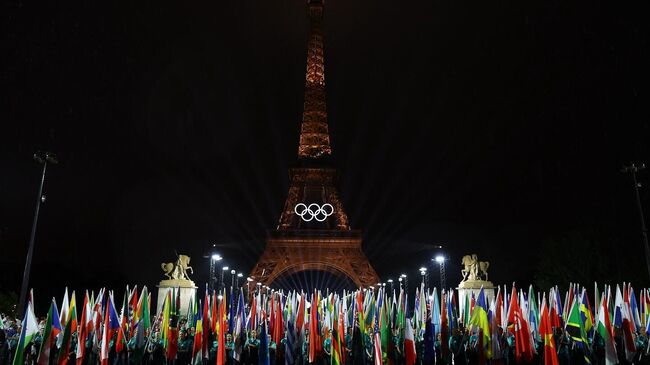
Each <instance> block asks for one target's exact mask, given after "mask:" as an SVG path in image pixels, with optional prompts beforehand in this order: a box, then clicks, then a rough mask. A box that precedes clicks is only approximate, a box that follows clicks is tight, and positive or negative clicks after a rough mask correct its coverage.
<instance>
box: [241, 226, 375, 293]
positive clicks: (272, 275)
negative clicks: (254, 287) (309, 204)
mask: <svg viewBox="0 0 650 365" xmlns="http://www.w3.org/2000/svg"><path fill="white" fill-rule="evenodd" d="M309 270H317V271H326V272H330V273H332V274H335V275H340V276H345V277H348V278H350V279H351V280H352V282H354V284H355V285H356V286H357V287H361V286H363V287H369V286H371V285H377V283H378V282H379V276H377V273H376V272H375V270H374V269H373V268H372V266H371V265H370V263H369V262H368V259H367V258H366V255H365V254H364V253H363V250H362V249H361V232H360V231H355V230H350V231H336V230H323V231H315V230H310V231H273V232H271V234H270V237H269V238H268V240H267V243H266V249H265V250H264V253H263V254H262V257H260V259H259V261H258V263H257V265H256V266H255V268H254V269H253V271H252V272H251V278H252V279H253V280H254V281H257V282H261V283H262V284H264V285H270V284H271V283H273V282H274V281H275V280H276V279H279V278H282V277H286V276H290V275H293V274H295V273H297V272H301V271H309ZM323 289H324V288H323Z"/></svg>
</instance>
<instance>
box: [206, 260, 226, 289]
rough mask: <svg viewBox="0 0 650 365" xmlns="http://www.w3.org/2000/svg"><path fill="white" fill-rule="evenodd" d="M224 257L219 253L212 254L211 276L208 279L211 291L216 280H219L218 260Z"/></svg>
mask: <svg viewBox="0 0 650 365" xmlns="http://www.w3.org/2000/svg"><path fill="white" fill-rule="evenodd" d="M222 259H223V258H222V257H221V255H219V254H218V253H212V255H210V278H209V280H208V284H209V287H210V293H212V292H213V291H214V289H215V281H216V280H217V262H218V261H221V260H222Z"/></svg>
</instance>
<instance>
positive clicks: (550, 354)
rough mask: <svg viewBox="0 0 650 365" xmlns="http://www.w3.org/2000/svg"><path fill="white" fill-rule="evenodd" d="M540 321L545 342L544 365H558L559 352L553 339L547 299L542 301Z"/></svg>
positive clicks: (540, 331) (541, 334) (540, 329)
mask: <svg viewBox="0 0 650 365" xmlns="http://www.w3.org/2000/svg"><path fill="white" fill-rule="evenodd" d="M539 321H540V323H539V333H540V336H541V337H542V341H543V342H544V365H558V364H559V362H558V358H557V350H556V347H555V339H554V338H553V329H552V327H551V319H550V316H549V314H548V308H547V306H546V298H544V299H543V300H542V313H541V316H540V319H539Z"/></svg>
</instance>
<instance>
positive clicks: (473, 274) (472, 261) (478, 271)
mask: <svg viewBox="0 0 650 365" xmlns="http://www.w3.org/2000/svg"><path fill="white" fill-rule="evenodd" d="M462 263H463V270H461V274H463V281H468V280H486V281H487V280H488V273H487V269H488V267H490V263H489V262H487V261H479V260H478V258H477V256H476V254H472V255H465V256H463V260H462Z"/></svg>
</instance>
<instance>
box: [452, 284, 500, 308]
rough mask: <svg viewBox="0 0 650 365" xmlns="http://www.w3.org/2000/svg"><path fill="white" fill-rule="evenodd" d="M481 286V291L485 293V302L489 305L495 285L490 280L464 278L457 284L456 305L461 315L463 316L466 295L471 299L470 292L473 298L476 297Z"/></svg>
mask: <svg viewBox="0 0 650 365" xmlns="http://www.w3.org/2000/svg"><path fill="white" fill-rule="evenodd" d="M481 288H483V293H484V294H485V304H486V305H487V306H488V307H489V306H490V302H491V301H492V299H494V295H495V293H494V289H495V286H494V284H492V282H491V281H487V280H466V281H463V282H461V283H460V284H458V307H459V309H460V316H461V317H462V316H463V312H465V298H466V297H468V298H469V299H470V300H471V298H472V294H474V298H477V297H478V293H479V292H480V291H481Z"/></svg>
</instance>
